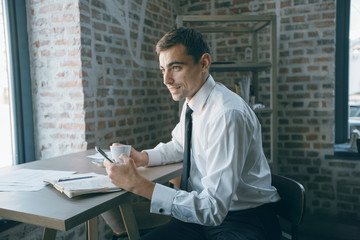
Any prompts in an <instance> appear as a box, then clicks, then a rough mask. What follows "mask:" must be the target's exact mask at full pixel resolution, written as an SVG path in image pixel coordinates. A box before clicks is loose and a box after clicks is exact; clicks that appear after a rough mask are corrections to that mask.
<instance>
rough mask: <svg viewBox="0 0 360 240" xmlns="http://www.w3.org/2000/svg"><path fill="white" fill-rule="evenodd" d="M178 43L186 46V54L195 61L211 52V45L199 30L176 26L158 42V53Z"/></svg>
mask: <svg viewBox="0 0 360 240" xmlns="http://www.w3.org/2000/svg"><path fill="white" fill-rule="evenodd" d="M178 44H182V45H184V46H185V48H186V54H187V55H190V56H192V57H193V59H194V63H195V64H196V63H198V62H199V60H200V58H201V56H202V55H203V54H204V53H208V54H211V53H210V47H209V44H208V43H207V41H206V40H205V38H204V36H203V35H202V34H201V33H199V32H198V31H196V30H194V29H191V28H185V27H181V28H176V29H173V30H171V31H169V32H167V33H166V34H165V35H164V36H163V37H162V38H161V39H160V40H159V41H158V43H157V44H156V53H157V54H158V55H159V54H160V52H161V51H165V50H167V49H169V48H172V47H174V46H176V45H178Z"/></svg>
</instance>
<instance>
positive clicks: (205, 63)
mask: <svg viewBox="0 0 360 240" xmlns="http://www.w3.org/2000/svg"><path fill="white" fill-rule="evenodd" d="M200 62H201V68H202V70H203V71H204V72H206V71H207V70H208V69H209V68H210V64H211V56H210V54H208V53H204V54H203V55H202V56H201V59H200Z"/></svg>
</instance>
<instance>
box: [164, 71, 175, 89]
mask: <svg viewBox="0 0 360 240" xmlns="http://www.w3.org/2000/svg"><path fill="white" fill-rule="evenodd" d="M163 78H164V84H165V85H168V84H171V83H173V82H174V80H173V78H172V74H171V72H170V71H166V70H165V71H164V72H163Z"/></svg>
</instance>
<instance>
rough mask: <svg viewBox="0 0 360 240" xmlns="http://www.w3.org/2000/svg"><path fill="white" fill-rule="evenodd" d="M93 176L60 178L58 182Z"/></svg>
mask: <svg viewBox="0 0 360 240" xmlns="http://www.w3.org/2000/svg"><path fill="white" fill-rule="evenodd" d="M92 177H93V176H85V177H75V178H71V177H69V178H60V179H59V180H58V182H65V181H72V180H80V179H86V178H92Z"/></svg>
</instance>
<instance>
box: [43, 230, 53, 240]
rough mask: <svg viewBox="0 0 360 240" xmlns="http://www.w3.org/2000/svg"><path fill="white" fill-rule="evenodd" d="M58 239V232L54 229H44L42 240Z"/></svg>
mask: <svg viewBox="0 0 360 240" xmlns="http://www.w3.org/2000/svg"><path fill="white" fill-rule="evenodd" d="M55 237H56V230H55V229H52V228H47V227H46V228H44V232H43V236H42V239H43V240H55Z"/></svg>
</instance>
